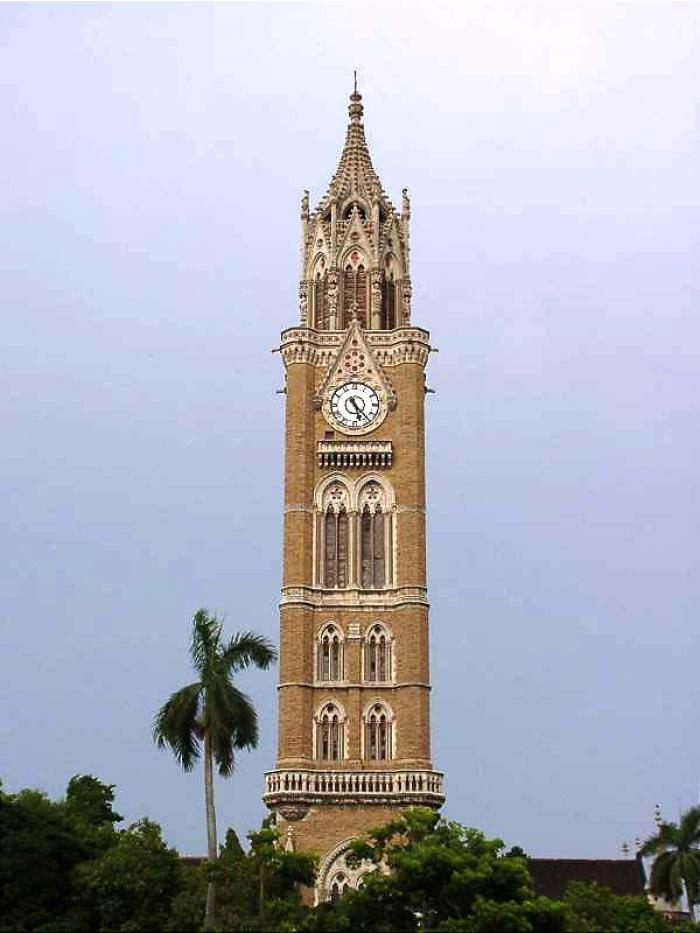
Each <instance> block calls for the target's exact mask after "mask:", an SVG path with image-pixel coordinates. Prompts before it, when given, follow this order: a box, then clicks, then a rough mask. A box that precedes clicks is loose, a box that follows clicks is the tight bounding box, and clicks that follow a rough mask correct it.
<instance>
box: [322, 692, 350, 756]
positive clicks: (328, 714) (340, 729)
mask: <svg viewBox="0 0 700 933" xmlns="http://www.w3.org/2000/svg"><path fill="white" fill-rule="evenodd" d="M344 741H345V720H344V716H343V715H342V713H341V712H340V709H339V708H338V707H337V706H336V705H335V703H326V704H325V705H324V707H323V708H322V709H321V712H320V713H319V715H318V717H317V720H316V758H317V759H318V760H319V761H342V759H343V758H345V746H344Z"/></svg>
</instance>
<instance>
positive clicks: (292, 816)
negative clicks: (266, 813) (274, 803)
mask: <svg viewBox="0 0 700 933" xmlns="http://www.w3.org/2000/svg"><path fill="white" fill-rule="evenodd" d="M277 812H278V813H279V815H280V816H281V817H282V819H283V820H287V822H288V823H298V822H299V820H303V819H304V817H305V816H306V814H307V813H308V812H309V808H308V807H305V806H304V805H303V804H300V805H294V804H291V805H289V804H288V805H286V806H284V807H278V809H277ZM290 828H291V827H290Z"/></svg>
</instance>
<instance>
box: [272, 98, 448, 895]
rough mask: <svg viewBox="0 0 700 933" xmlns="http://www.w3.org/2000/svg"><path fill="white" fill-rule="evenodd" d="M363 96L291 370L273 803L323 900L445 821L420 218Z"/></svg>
mask: <svg viewBox="0 0 700 933" xmlns="http://www.w3.org/2000/svg"><path fill="white" fill-rule="evenodd" d="M361 101H362V98H361V95H360V94H358V93H357V90H355V92H354V93H353V94H352V95H351V97H350V108H349V111H350V122H349V125H348V129H347V135H346V139H345V145H344V148H343V151H342V154H341V157H340V163H339V165H338V168H337V171H336V173H335V175H334V176H333V178H332V179H331V182H330V185H329V187H328V191H327V193H326V194H325V196H324V197H323V198H322V199H321V201H320V203H319V204H318V206H317V207H316V209H315V210H314V211H310V210H309V196H308V192H305V193H304V196H303V198H302V202H301V227H302V249H301V283H300V286H299V322H298V323H297V324H295V325H294V326H293V327H290V328H288V329H287V330H285V331H283V333H282V340H281V347H280V351H281V354H282V359H283V361H284V365H285V369H286V389H285V392H286V437H285V444H286V455H285V484H284V555H283V580H282V598H281V603H280V631H281V635H280V683H279V688H278V689H279V745H278V755H277V766H276V768H275V770H274V771H270V772H268V774H267V775H266V788H265V794H264V800H265V803H266V804H267V806H268V807H269V808H270V809H271V810H272V811H273V813H274V814H275V815H276V821H277V825H278V827H279V829H280V831H281V838H282V840H283V841H284V844H285V845H286V846H287V847H288V848H292V847H293V848H296V849H300V850H305V851H313V852H315V853H316V854H317V855H318V857H319V875H318V880H317V886H316V897H317V899H318V900H323V899H325V898H328V897H335V896H338V895H340V894H342V893H343V891H344V890H345V889H346V888H347V887H348V886H355V885H356V884H357V883H358V881H359V878H360V876H361V873H362V866H357V865H353V864H352V861H351V862H350V863H348V861H347V860H346V853H347V849H348V846H349V844H350V842H351V841H352V839H353V838H354V837H356V836H357V835H359V834H360V833H362V832H364V831H366V830H368V829H371V828H372V827H374V826H378V825H380V824H382V823H384V822H386V821H387V820H389V819H392V818H394V817H396V815H397V813H398V812H399V811H400V810H401V809H402V808H405V807H408V806H415V805H422V806H430V807H436V808H437V807H439V806H441V804H442V803H443V801H444V795H443V787H442V774H440V772H439V771H436V770H434V769H433V766H432V761H431V753H430V674H429V664H428V600H427V591H426V575H425V462H424V461H425V425H424V398H425V377H424V369H425V365H426V363H427V360H428V354H429V352H430V345H429V342H428V340H429V336H428V333H427V331H425V330H423V329H421V328H420V327H415V326H414V325H412V324H411V279H410V272H409V270H410V266H409V220H410V204H409V199H408V194H407V191H406V190H405V189H404V191H403V195H402V202H401V211H400V212H399V211H397V210H396V209H395V208H394V206H393V205H392V203H391V201H390V200H389V198H388V197H387V195H386V193H385V192H384V189H383V188H382V185H381V182H380V181H379V177H378V176H377V173H376V172H375V170H374V168H373V166H372V160H371V158H370V154H369V150H368V148H367V143H366V141H365V133H364V127H363V123H362V114H363V107H362V103H361Z"/></svg>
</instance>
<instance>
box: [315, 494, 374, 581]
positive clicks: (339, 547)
mask: <svg viewBox="0 0 700 933" xmlns="http://www.w3.org/2000/svg"><path fill="white" fill-rule="evenodd" d="M387 498H388V497H387V493H386V491H385V489H384V488H383V487H382V486H381V485H380V484H379V483H378V482H376V481H372V482H369V483H365V484H364V485H363V486H362V488H361V490H360V493H359V496H358V499H357V503H356V509H355V510H352V511H351V497H350V490H349V489H348V487H346V486H345V484H344V483H342V482H334V483H332V484H331V485H330V486H328V487H327V489H326V491H325V493H324V495H323V498H322V503H321V505H322V509H323V514H322V517H321V522H320V532H321V535H320V537H321V540H320V541H319V550H318V553H320V554H321V555H322V556H321V561H320V566H319V567H318V574H319V582H320V583H321V585H322V586H323V587H324V588H326V589H345V588H347V587H348V586H359V587H361V588H362V589H365V590H378V589H384V588H385V587H386V586H390V585H391V576H392V574H391V559H392V537H391V532H392V516H391V511H390V509H389V505H388V501H387Z"/></svg>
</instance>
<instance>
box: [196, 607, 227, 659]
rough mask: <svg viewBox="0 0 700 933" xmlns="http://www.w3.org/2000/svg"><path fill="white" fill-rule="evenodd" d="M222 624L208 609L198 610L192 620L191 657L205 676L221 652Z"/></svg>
mask: <svg viewBox="0 0 700 933" xmlns="http://www.w3.org/2000/svg"><path fill="white" fill-rule="evenodd" d="M221 629H222V625H221V622H219V620H218V619H217V618H216V616H210V615H209V613H208V612H207V610H206V609H198V610H197V612H195V614H194V617H193V619H192V640H191V642H190V657H191V658H192V664H193V665H194V668H195V670H196V671H197V673H199V674H200V675H203V674H204V673H205V672H206V671H207V669H208V668H209V667H211V665H212V664H213V663H214V662H215V661H216V658H217V655H219V654H220V651H221Z"/></svg>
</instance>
